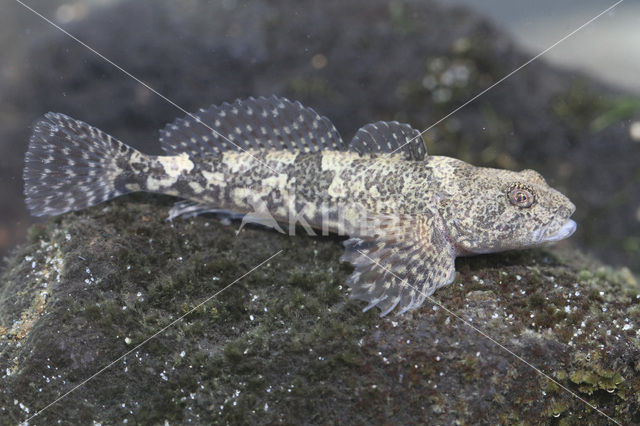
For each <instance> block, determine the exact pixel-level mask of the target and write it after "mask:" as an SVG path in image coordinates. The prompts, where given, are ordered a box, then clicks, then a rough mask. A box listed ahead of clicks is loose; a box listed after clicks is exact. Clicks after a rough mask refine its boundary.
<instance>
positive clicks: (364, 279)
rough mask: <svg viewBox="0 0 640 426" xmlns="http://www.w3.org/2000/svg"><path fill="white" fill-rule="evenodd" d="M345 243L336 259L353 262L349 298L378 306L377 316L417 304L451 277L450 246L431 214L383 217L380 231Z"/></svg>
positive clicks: (452, 274)
mask: <svg viewBox="0 0 640 426" xmlns="http://www.w3.org/2000/svg"><path fill="white" fill-rule="evenodd" d="M385 222H386V223H387V225H386V226H385ZM344 244H345V247H346V251H345V253H344V255H343V256H342V258H341V260H343V261H347V262H350V263H352V264H353V265H354V266H355V271H354V272H353V273H352V274H351V275H350V276H349V278H348V280H347V284H348V285H349V287H351V297H353V298H355V299H359V300H364V301H367V302H369V305H368V306H367V307H366V308H364V310H365V311H366V310H368V309H371V308H372V307H374V306H377V307H378V308H379V309H380V310H381V311H382V312H381V313H380V316H385V315H387V314H388V313H389V312H391V311H392V310H393V309H394V308H396V307H398V309H399V311H398V314H402V313H404V312H406V311H408V310H410V309H415V308H417V307H419V306H420V305H421V304H422V303H423V302H424V300H425V298H426V297H427V296H430V295H431V294H433V292H434V291H435V290H436V289H437V288H438V287H442V286H444V285H447V284H450V283H451V282H452V281H453V279H454V277H455V254H454V251H453V247H451V245H450V243H449V242H448V241H447V239H446V238H444V236H443V227H442V223H441V219H440V218H439V216H437V215H435V214H431V213H429V214H426V215H422V216H419V217H414V216H412V217H405V216H394V217H387V218H386V219H384V220H383V225H382V226H380V230H379V232H377V233H373V232H372V233H368V235H367V236H364V237H355V238H350V239H348V240H347V241H345V243H344Z"/></svg>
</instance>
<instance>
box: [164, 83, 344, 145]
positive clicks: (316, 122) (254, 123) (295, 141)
mask: <svg viewBox="0 0 640 426" xmlns="http://www.w3.org/2000/svg"><path fill="white" fill-rule="evenodd" d="M211 129H213V130H214V131H212V130H211ZM160 143H161V145H162V149H163V150H164V151H165V152H166V153H167V154H169V155H176V154H181V153H183V152H187V153H193V154H198V155H207V154H208V155H220V154H222V153H223V152H224V151H229V150H232V151H242V150H249V149H260V150H294V151H302V152H315V151H320V150H343V149H344V147H343V142H342V138H341V137H340V134H339V133H338V131H337V130H336V128H335V126H334V125H333V124H332V123H331V121H329V119H328V118H326V117H321V116H320V115H318V113H316V112H315V111H314V110H313V109H311V108H306V107H304V106H303V105H302V104H300V102H291V101H290V100H288V99H285V98H279V97H276V96H271V97H268V98H265V97H259V98H253V97H251V98H248V99H238V100H236V101H235V102H233V103H232V104H229V103H226V102H225V103H223V104H222V105H220V106H215V105H213V106H211V107H210V108H208V109H206V110H205V109H201V110H200V111H199V112H197V113H195V114H193V116H187V117H185V118H180V119H177V120H176V121H174V122H173V123H170V124H167V125H166V126H165V128H164V129H162V130H160Z"/></svg>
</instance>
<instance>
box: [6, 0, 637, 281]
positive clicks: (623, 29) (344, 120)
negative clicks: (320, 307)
mask: <svg viewBox="0 0 640 426" xmlns="http://www.w3.org/2000/svg"><path fill="white" fill-rule="evenodd" d="M24 3H25V4H27V5H29V6H30V7H33V8H34V9H35V10H37V11H38V12H39V13H42V14H43V15H44V16H46V17H48V18H50V19H51V20H52V21H53V22H55V23H56V24H58V25H60V26H62V27H63V28H64V29H66V30H68V31H70V32H71V33H73V34H74V35H75V36H77V37H78V38H79V39H81V40H82V41H84V42H86V43H87V44H88V45H90V46H91V47H93V48H95V49H96V50H97V51H99V52H101V53H102V54H104V55H105V56H107V57H108V58H110V59H111V60H113V61H114V62H115V63H117V64H118V65H120V66H122V67H123V68H124V69H126V70H127V71H129V72H131V73H132V74H134V75H136V76H137V77H139V78H140V79H142V80H144V81H145V82H147V83H149V84H150V85H151V86H152V87H154V88H155V89H157V90H158V91H160V92H161V93H162V94H164V95H166V96H167V97H169V98H170V99H172V100H174V101H175V102H176V103H178V104H179V105H181V106H182V107H184V108H185V109H187V110H190V111H195V110H197V109H198V108H200V107H205V106H208V105H210V104H213V103H220V102H223V101H232V100H234V99H236V98H243V97H247V96H260V95H270V94H272V93H275V94H278V95H281V96H286V97H289V98H292V99H296V100H300V101H301V102H302V103H303V104H305V105H308V106H311V107H313V108H315V109H316V110H317V111H318V112H320V113H321V114H323V115H326V116H328V117H330V118H331V120H332V121H333V122H334V123H335V124H336V126H337V128H338V129H339V130H340V132H341V133H342V135H343V137H344V138H345V139H348V138H350V137H351V136H352V135H353V134H354V132H355V131H356V130H357V128H358V127H360V126H361V125H363V124H365V123H367V122H372V121H377V120H399V121H404V122H408V123H410V124H412V125H413V126H414V127H416V128H421V129H424V128H427V127H429V126H431V124H433V123H434V122H436V121H437V120H439V119H440V118H441V117H443V116H444V115H446V114H447V113H449V112H450V111H452V110H454V109H455V108H456V107H458V106H459V105H461V104H463V103H464V102H465V101H467V100H468V99H470V98H471V97H473V96H475V95H476V94H477V93H479V92H481V91H482V90H484V89H485V88H486V87H488V86H490V85H491V84H492V83H494V82H496V81H498V80H499V79H500V78H501V77H503V76H504V75H506V74H508V73H509V72H511V71H512V70H514V69H516V68H517V67H518V66H520V65H521V64H523V63H525V62H526V61H527V60H529V59H530V58H531V57H533V56H535V55H536V54H538V53H539V52H540V51H542V50H544V49H546V48H547V47H549V46H550V45H552V44H553V43H555V42H556V41H558V40H559V39H561V38H562V37H564V36H565V35H567V34H568V33H570V32H571V31H573V30H575V29H576V28H578V27H579V26H581V25H582V24H584V23H585V22H587V21H588V20H589V19H591V18H592V17H594V16H596V15H597V14H598V13H600V12H602V11H603V10H605V9H606V8H607V7H609V6H611V5H612V4H614V3H615V2H614V1H601V0H561V1H553V0H541V1H538V2H535V3H533V2H528V1H525V0H512V1H509V2H507V1H503V0H502V1H499V0H487V1H484V2H477V1H473V0H440V1H429V0H427V1H424V0H414V1H409V0H407V1H400V0H366V1H365V0H363V1H347V2H345V1H338V0H325V1H305V2H300V1H294V0H282V1H266V0H263V1H261V0H256V1H251V2H245V1H236V0H220V1H213V2H210V1H195V0H173V1H169V0H136V1H133V0H86V1H52V0H24ZM639 19H640V4H638V3H637V2H636V3H634V2H631V1H625V2H623V3H621V4H620V5H618V7H617V8H616V9H614V10H613V11H611V12H609V13H607V14H605V15H604V16H602V17H601V18H599V19H598V20H596V21H595V22H593V23H592V24H590V25H589V26H588V27H586V28H585V29H583V30H582V31H580V32H578V33H577V34H575V35H574V36H573V37H571V38H570V39H568V40H566V41H565V42H563V43H561V44H560V45H558V46H557V47H556V48H554V49H553V50H552V51H550V52H549V53H548V54H546V55H544V56H543V57H542V58H541V59H540V60H537V61H535V62H534V63H532V64H531V65H529V66H527V67H526V68H524V69H523V70H522V71H520V72H518V73H517V74H516V75H514V76H513V77H512V78H510V79H508V80H507V81H505V82H503V83H501V84H500V85H499V86H497V87H496V88H494V89H492V90H491V91H490V92H488V93H487V94H486V95H484V96H482V97H481V98H480V99H478V100H476V101H474V102H473V103H472V104H470V105H468V106H467V107H465V108H464V109H462V110H461V111H459V112H458V113H456V114H454V115H453V116H452V117H451V118H449V119H447V120H445V121H443V122H442V123H440V124H438V125H437V126H435V127H434V128H433V129H432V130H430V131H429V132H428V133H427V134H425V139H426V140H427V144H428V149H429V152H430V153H431V154H438V155H450V156H455V157H458V158H461V159H463V160H465V161H468V162H470V163H473V164H476V165H484V166H491V167H502V168H510V169H516V170H517V169H523V168H533V169H536V170H538V171H540V172H541V173H542V174H543V175H544V176H545V177H546V178H547V180H548V181H549V182H550V183H551V184H552V185H553V186H555V187H556V188H558V189H559V190H561V191H562V192H564V193H565V194H567V195H568V196H569V197H570V198H571V199H572V201H574V202H575V204H576V205H577V211H576V214H575V219H576V221H577V222H578V231H577V233H576V235H575V237H574V238H572V239H571V240H570V241H569V242H568V243H566V244H572V245H575V246H577V247H578V248H580V249H582V250H584V251H586V252H589V253H592V254H594V255H596V256H598V257H599V258H600V259H602V260H603V261H605V262H608V263H611V264H614V265H626V266H629V267H630V268H631V269H632V270H633V271H634V272H635V273H636V274H637V273H639V272H640V261H639V260H640V96H639V92H640V79H638V77H637V76H638V75H639V73H640V30H639V29H638V22H640V20H639ZM0 52H1V53H0V256H7V255H8V254H9V253H10V252H11V250H12V248H13V247H15V245H16V244H19V243H20V242H21V241H22V240H23V239H24V236H25V233H26V230H27V228H28V226H29V225H30V224H31V223H33V221H34V220H35V219H34V218H31V217H30V216H29V215H28V212H27V211H26V210H25V206H24V200H23V195H22V189H23V188H22V178H21V173H22V163H23V158H24V153H25V151H26V147H27V143H28V139H29V135H30V132H31V126H32V125H33V123H34V122H35V121H36V120H37V119H38V118H39V117H40V116H41V115H42V114H44V113H45V112H47V111H58V112H62V113H65V114H68V115H71V116H73V117H75V118H78V119H81V120H83V121H86V122H89V123H91V124H93V125H95V126H97V127H99V128H101V129H103V130H105V131H107V132H108V133H111V134H112V135H113V136H115V137H118V138H120V139H121V140H123V141H125V142H126V143H129V144H131V145H133V146H135V147H137V148H139V149H143V150H144V151H146V152H148V153H156V154H157V153H160V150H159V145H158V142H157V137H158V133H157V130H158V129H160V128H162V127H163V126H164V124H165V123H166V122H169V121H172V120H173V119H174V118H176V117H180V116H182V115H183V114H182V113H181V112H180V111H178V110H176V109H175V108H174V107H172V106H171V105H169V104H168V103H167V102H165V101H163V100H162V99H160V98H159V97H157V96H156V95H154V94H153V93H151V92H150V91H148V90H147V89H145V88H144V87H143V86H141V85H140V84H138V83H136V82H135V81H134V80H132V79H131V78H130V77H127V76H126V75H124V74H123V73H122V72H121V71H119V70H117V69H116V68H114V67H113V66H112V65H110V64H108V63H107V62H106V61H104V60H103V59H101V58H99V57H98V56H96V55H95V54H93V53H91V52H90V51H89V50H88V49H86V48H85V47H83V46H81V45H79V44H78V43H77V42H75V41H73V40H72V39H70V38H69V37H68V36H66V35H65V34H63V33H62V32H61V31H59V30H58V29H56V28H54V27H53V26H51V25H50V24H48V23H46V22H45V21H44V20H43V19H42V18H40V17H38V16H37V15H36V14H34V13H33V12H31V11H29V10H27V9H26V8H25V7H24V6H23V5H21V4H20V2H17V1H14V0H8V1H6V2H5V3H4V4H3V11H2V14H1V15H0ZM0 268H2V266H0Z"/></svg>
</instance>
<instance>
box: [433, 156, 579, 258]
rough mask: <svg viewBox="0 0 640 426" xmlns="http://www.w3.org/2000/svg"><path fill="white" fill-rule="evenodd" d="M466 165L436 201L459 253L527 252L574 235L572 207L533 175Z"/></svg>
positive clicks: (565, 198) (559, 194)
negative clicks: (448, 188)
mask: <svg viewBox="0 0 640 426" xmlns="http://www.w3.org/2000/svg"><path fill="white" fill-rule="evenodd" d="M467 166H468V167H464V168H461V169H460V170H459V171H458V173H456V175H457V176H456V179H454V182H455V183H454V184H453V185H452V186H453V191H451V192H450V191H447V193H446V195H443V196H441V197H440V201H439V203H440V205H439V210H440V213H441V214H442V216H443V219H444V222H445V227H446V228H447V230H448V231H449V238H450V239H451V241H452V243H453V244H454V245H455V247H456V250H457V252H458V253H459V254H461V255H465V254H478V253H491V252H498V251H503V250H511V249H521V248H527V247H532V246H537V245H542V244H546V243H554V242H557V241H560V240H562V239H565V238H567V237H569V236H571V235H572V234H573V233H574V231H575V229H576V223H575V222H574V221H573V220H571V219H570V217H571V215H572V214H573V212H574V211H575V205H574V204H573V203H572V202H571V201H570V200H569V199H568V198H567V197H566V196H564V195H563V194H562V193H560V192H559V191H557V190H555V189H553V188H552V187H550V186H549V185H548V184H547V182H546V181H545V180H544V178H543V177H542V176H541V175H540V174H539V173H537V172H536V171H533V170H523V171H520V172H513V171H509V170H499V169H490V168H480V167H473V166H469V165H467Z"/></svg>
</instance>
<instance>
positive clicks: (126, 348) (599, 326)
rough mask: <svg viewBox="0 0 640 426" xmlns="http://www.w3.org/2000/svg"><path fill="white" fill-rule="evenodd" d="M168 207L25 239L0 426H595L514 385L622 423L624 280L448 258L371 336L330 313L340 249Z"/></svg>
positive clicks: (340, 303)
mask: <svg viewBox="0 0 640 426" xmlns="http://www.w3.org/2000/svg"><path fill="white" fill-rule="evenodd" d="M172 201H173V200H172V199H170V198H168V197H155V196H144V195H137V196H128V197H124V198H121V199H118V200H115V201H112V202H108V203H106V204H103V205H100V206H98V207H95V208H92V209H89V210H86V211H83V212H80V213H71V214H66V215H63V216H61V217H59V218H56V219H53V220H51V221H49V222H47V223H44V224H40V225H36V226H35V227H34V228H32V230H31V232H30V236H29V241H28V242H27V243H26V244H24V245H23V246H21V247H20V248H19V250H18V251H17V253H16V254H15V256H14V257H13V258H12V259H11V260H10V264H9V267H8V269H7V271H6V272H5V273H4V275H3V276H2V281H1V282H2V284H1V287H0V368H1V370H0V407H1V408H0V410H1V418H2V423H17V422H20V421H24V420H26V419H28V418H29V417H30V416H33V415H34V414H35V413H37V412H38V411H39V410H42V409H44V408H46V409H44V411H42V413H41V414H40V415H39V416H37V417H35V418H32V419H31V420H30V422H29V423H30V424H55V423H56V422H58V421H61V422H63V423H64V422H66V421H68V420H69V419H73V421H74V422H78V423H84V424H87V423H90V422H98V423H101V424H112V423H122V422H124V421H127V422H129V423H136V424H137V423H145V424H146V423H153V424H161V423H168V424H183V423H201V424H208V423H276V422H286V423H308V424H327V423H360V424H365V423H384V422H393V423H397V424H403V423H404V424H409V423H420V422H427V423H433V424H452V423H456V422H457V423H459V424H475V423H478V422H482V423H492V424H495V423H501V424H505V423H523V424H547V423H552V422H554V421H560V422H562V423H563V424H604V423H606V421H607V419H606V418H605V417H604V416H603V415H602V414H599V413H598V412H597V411H595V410H594V409H592V408H590V407H589V406H588V405H586V404H585V403H584V402H582V401H580V400H579V399H577V398H576V397H575V396H573V395H572V394H570V393H569V392H567V390H565V389H563V388H561V387H559V386H558V385H557V384H556V383H554V382H552V381H550V380H549V379H547V378H545V377H543V376H541V375H540V374H538V373H537V372H536V371H535V370H534V369H533V368H532V367H531V366H535V367H536V368H539V369H540V370H541V371H542V372H544V373H545V374H547V375H549V376H550V377H553V378H554V379H555V380H556V381H557V382H558V383H559V384H560V385H562V386H563V387H566V388H567V389H568V390H570V391H571V392H574V393H575V394H577V395H578V396H580V397H581V398H584V399H585V400H586V401H588V402H589V403H590V404H592V405H594V406H595V407H597V408H598V409H599V410H602V411H603V412H604V413H606V414H607V415H609V416H611V417H613V418H615V419H616V420H617V421H620V422H622V423H634V422H636V423H637V422H638V421H639V420H640V417H639V414H638V413H639V407H640V399H639V398H640V397H639V396H638V395H640V342H639V337H640V332H639V331H638V330H640V286H639V285H638V283H637V282H635V281H634V279H633V277H632V276H631V275H630V274H629V273H628V271H627V270H624V269H623V270H615V269H611V268H605V267H602V266H601V265H599V264H597V263H595V262H594V261H592V260H590V259H589V258H586V257H584V256H582V255H580V254H579V253H577V252H575V251H572V250H570V249H562V250H561V249H537V250H526V251H520V252H509V253H504V254H499V255H491V256H478V257H475V258H461V259H458V260H457V262H456V263H457V269H458V271H459V273H458V276H457V278H456V280H455V282H454V283H453V284H452V285H451V286H448V287H445V288H442V289H440V290H438V291H437V292H436V294H435V295H434V298H433V300H432V301H427V302H425V304H424V305H423V307H422V308H421V309H418V310H416V311H414V312H411V313H409V314H407V315H404V316H393V315H391V316H388V317H385V318H382V319H381V318H379V317H378V316H377V312H373V311H369V312H366V313H362V312H361V308H363V306H364V304H363V303H361V302H355V301H350V300H349V298H348V290H347V288H346V287H345V285H344V281H345V278H346V277H347V275H348V274H349V273H350V271H351V267H350V266H349V265H347V264H343V263H340V261H339V257H340V255H341V253H342V245H341V241H340V238H338V237H335V238H326V237H324V238H320V237H310V236H307V235H305V234H304V231H303V230H299V231H300V232H299V233H298V235H295V236H286V235H282V234H280V233H278V232H275V231H273V230H268V229H263V228H258V227H245V228H243V230H242V231H241V232H240V233H239V234H238V235H236V229H237V228H238V227H239V224H240V223H239V222H232V223H231V225H229V224H227V225H225V224H224V221H221V220H220V219H219V218H218V217H215V216H200V217H196V218H191V219H176V220H174V221H173V222H169V221H167V220H166V217H167V214H168V210H169V208H170V206H171V203H172ZM277 253H279V254H277ZM274 255H275V256H274ZM271 256H274V257H273V258H271V260H269V261H268V262H267V263H265V264H264V265H262V266H261V267H259V268H257V269H255V270H252V268H254V267H255V266H256V265H259V264H261V262H263V261H264V260H266V259H269V258H270V257H271ZM463 321H465V322H467V323H468V324H471V325H472V326H473V327H477V329H474V328H472V327H470V326H469V325H468V324H465V322H463ZM485 335H486V336H485ZM487 336H489V337H490V338H491V339H494V340H495V341H493V340H490V339H489V338H487ZM497 343H500V344H501V345H504V347H505V348H506V349H508V350H509V351H512V352H513V353H514V354H517V355H518V356H521V357H522V358H523V359H525V360H526V361H527V362H528V363H530V364H531V366H529V365H526V364H524V363H523V362H521V361H519V360H518V359H516V358H515V357H514V356H513V355H511V354H510V353H508V352H507V350H506V349H504V348H501V347H499V346H498V344H497ZM76 387H77V389H76ZM70 391H71V393H69V394H66V393H67V392H70ZM60 397H62V399H60V400H59V401H57V402H55V403H54V404H53V405H51V406H48V404H50V403H52V402H54V401H56V399H57V398H60Z"/></svg>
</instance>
